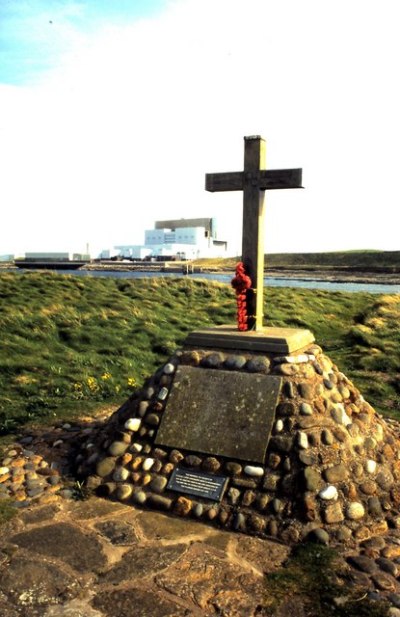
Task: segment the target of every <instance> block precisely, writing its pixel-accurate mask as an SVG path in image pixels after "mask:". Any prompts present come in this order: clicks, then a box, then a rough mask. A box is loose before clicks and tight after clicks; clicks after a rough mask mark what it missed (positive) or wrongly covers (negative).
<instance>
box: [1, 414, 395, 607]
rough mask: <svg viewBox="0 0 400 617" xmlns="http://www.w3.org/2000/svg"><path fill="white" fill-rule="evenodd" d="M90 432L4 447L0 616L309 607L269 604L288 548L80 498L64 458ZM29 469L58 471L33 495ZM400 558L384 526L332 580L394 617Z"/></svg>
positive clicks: (56, 433) (35, 437)
mask: <svg viewBox="0 0 400 617" xmlns="http://www.w3.org/2000/svg"><path fill="white" fill-rule="evenodd" d="M95 428H96V423H94V424H93V425H91V424H90V423H86V424H85V423H83V424H82V425H81V426H80V428H79V430H78V427H69V428H68V426H67V427H65V426H64V428H63V427H56V428H55V429H47V430H46V431H43V430H42V431H37V432H35V433H32V434H31V435H30V437H32V439H29V438H28V441H29V443H23V444H22V445H21V443H16V444H13V445H11V446H8V447H7V448H6V452H5V453H4V454H5V456H4V455H3V458H2V459H1V460H0V464H1V465H2V466H3V467H8V468H9V470H10V471H9V472H7V473H9V475H10V477H9V478H8V479H6V480H5V481H4V482H3V483H2V484H3V493H2V494H3V495H4V496H7V497H8V498H11V499H13V500H14V503H15V504H16V505H17V506H19V507H18V510H17V515H16V516H15V517H14V518H13V519H11V520H10V521H8V522H6V523H4V524H3V525H2V526H1V527H0V615H1V616H2V617H136V616H137V617H142V616H143V617H158V616H159V617H168V616H171V617H172V616H173V617H180V616H193V617H195V616H204V617H208V616H210V617H211V616H214V615H220V616H226V617H231V616H232V617H235V616H238V617H241V616H243V617H258V616H263V615H265V616H270V617H280V616H281V615H287V614H290V615H291V617H302V616H303V615H305V614H306V613H305V611H304V607H303V606H302V603H301V602H300V601H299V600H298V599H297V600H293V598H292V597H290V596H288V598H287V599H286V600H284V602H283V604H282V605H281V607H280V608H278V609H275V612H271V610H272V609H271V608H270V607H268V605H269V603H268V602H267V597H266V593H267V591H266V586H265V575H266V573H269V572H273V571H275V570H277V569H278V568H281V567H282V566H284V564H285V562H286V561H287V559H288V557H289V556H290V554H291V547H290V546H286V545H285V544H284V543H282V542H279V541H277V540H276V539H261V538H257V537H253V536H247V535H244V534H240V533H234V532H230V531H224V530H219V529H217V528H215V527H212V526H208V525H206V524H203V523H200V522H197V521H190V520H187V519H179V518H176V517H172V516H170V515H169V514H164V513H162V512H155V511H148V510H144V509H140V508H139V507H135V506H133V505H131V504H130V505H125V504H123V503H120V502H112V501H109V500H108V501H106V500H104V499H101V498H98V497H93V496H92V497H89V498H86V499H84V500H82V499H77V498H78V497H82V496H84V495H82V494H81V487H80V486H79V485H77V484H76V483H75V482H74V478H73V477H72V476H71V469H70V468H69V460H71V459H73V457H74V452H75V451H76V448H78V447H79V444H80V440H81V439H83V438H86V437H87V435H88V433H89V432H90V431H91V430H95ZM72 429H74V430H72ZM28 437H29V436H28ZM25 438H26V436H25ZM55 444H56V445H55ZM28 448H29V449H28ZM4 460H5V461H6V464H4ZM14 463H16V464H15V465H14ZM15 470H19V471H18V473H16V472H15ZM40 472H41V473H40ZM27 473H29V474H37V475H38V477H43V478H51V477H53V474H57V483H56V484H51V483H49V482H46V484H45V485H44V486H45V488H44V489H43V490H42V491H41V492H40V493H37V494H34V495H33V496H29V495H28V493H27V489H26V481H25V480H24V481H20V482H19V483H18V485H17V486H16V483H15V477H17V478H19V479H21V478H22V475H23V474H24V476H25V477H26V475H27ZM29 477H30V478H32V475H31V476H29ZM48 486H49V487H52V486H57V491H54V492H53V491H52V490H50V492H49V491H48V489H47V487H48ZM0 499H1V495H0ZM322 540H323V539H322ZM399 562H400V531H399V530H398V529H396V528H391V529H389V530H388V531H387V532H386V533H384V534H383V535H381V536H379V537H377V538H372V539H369V540H367V541H364V542H360V544H359V546H358V547H357V549H356V550H355V549H354V547H353V548H352V549H351V551H350V552H347V553H346V552H345V550H344V549H343V554H342V557H341V558H340V560H339V566H340V567H339V569H338V571H337V572H335V573H333V576H336V577H337V580H338V581H339V582H341V583H342V585H343V596H344V597H346V595H347V593H348V590H349V589H351V588H354V587H356V588H357V589H359V590H360V597H362V596H363V595H364V594H369V595H370V597H371V598H375V599H383V598H384V599H387V600H389V602H390V605H391V609H390V613H389V614H390V615H391V616H392V617H396V616H397V617H398V615H400V582H399V581H400V577H399V570H400V563H399Z"/></svg>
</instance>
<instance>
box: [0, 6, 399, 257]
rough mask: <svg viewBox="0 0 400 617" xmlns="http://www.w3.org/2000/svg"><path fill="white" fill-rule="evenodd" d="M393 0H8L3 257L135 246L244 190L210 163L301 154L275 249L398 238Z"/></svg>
mask: <svg viewBox="0 0 400 617" xmlns="http://www.w3.org/2000/svg"><path fill="white" fill-rule="evenodd" d="M397 5H398V0H335V2H333V1H329V2H328V1H327V0H325V1H323V0H301V2H299V0H279V1H277V0H147V1H146V0H0V166H1V180H0V205H1V211H0V255H3V254H8V253H11V254H20V253H23V252H26V251H71V252H72V251H75V252H85V251H86V247H87V245H89V250H90V252H91V253H92V256H95V255H96V254H97V253H98V252H99V251H100V250H102V249H105V248H108V247H112V246H114V245H118V244H141V243H143V241H144V230H145V229H150V228H152V227H153V226H154V221H156V220H160V219H169V218H191V217H206V216H210V217H215V218H216V219H217V222H218V229H219V237H220V239H222V240H225V239H227V240H228V241H229V253H230V254H232V255H235V254H239V253H240V246H241V226H242V209H243V205H242V193H241V192H229V193H208V192H206V191H205V190H204V176H205V173H210V172H223V171H240V170H242V169H243V147H244V143H243V137H244V136H247V135H261V136H263V137H264V138H265V139H266V143H267V167H268V168H270V169H274V168H275V169H281V168H293V167H294V168H296V167H302V168H303V185H304V187H305V188H304V190H277V191H267V192H266V223H265V250H266V252H270V253H275V252H315V251H335V250H355V249H382V250H399V249H400V242H399V222H400V216H399V206H400V182H399V146H400V113H399V110H400V88H399V87H398V83H397V82H398V71H399V69H398V61H399V58H400V37H399V36H398V19H397V9H398V6H397Z"/></svg>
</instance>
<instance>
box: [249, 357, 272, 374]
mask: <svg viewBox="0 0 400 617" xmlns="http://www.w3.org/2000/svg"><path fill="white" fill-rule="evenodd" d="M269 367H270V361H269V360H268V358H265V357H263V356H259V357H257V356H255V357H253V358H250V360H248V362H247V364H246V370H247V371H249V372H250V373H268V372H269Z"/></svg>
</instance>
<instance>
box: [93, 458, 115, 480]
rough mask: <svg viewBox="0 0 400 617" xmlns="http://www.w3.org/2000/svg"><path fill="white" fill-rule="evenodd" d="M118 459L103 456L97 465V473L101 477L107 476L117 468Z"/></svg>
mask: <svg viewBox="0 0 400 617" xmlns="http://www.w3.org/2000/svg"><path fill="white" fill-rule="evenodd" d="M115 464H116V460H115V458H112V457H109V456H108V457H106V458H103V459H102V460H101V461H99V462H98V463H97V465H96V474H97V475H98V476H100V478H105V477H106V476H109V475H110V474H111V473H113V471H114V469H115Z"/></svg>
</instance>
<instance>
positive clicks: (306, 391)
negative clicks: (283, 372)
mask: <svg viewBox="0 0 400 617" xmlns="http://www.w3.org/2000/svg"><path fill="white" fill-rule="evenodd" d="M298 389H299V394H300V396H301V398H304V399H306V400H307V401H312V400H313V398H314V386H313V384H310V383H307V382H302V383H300V384H299V385H298Z"/></svg>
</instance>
